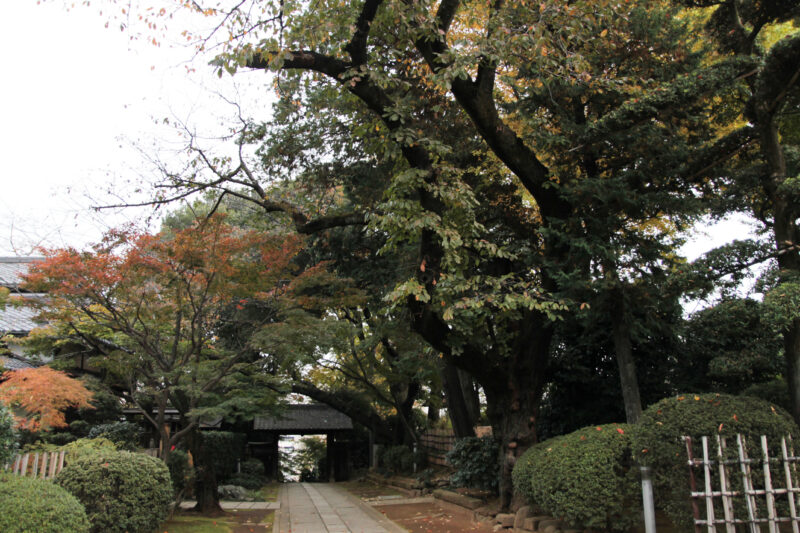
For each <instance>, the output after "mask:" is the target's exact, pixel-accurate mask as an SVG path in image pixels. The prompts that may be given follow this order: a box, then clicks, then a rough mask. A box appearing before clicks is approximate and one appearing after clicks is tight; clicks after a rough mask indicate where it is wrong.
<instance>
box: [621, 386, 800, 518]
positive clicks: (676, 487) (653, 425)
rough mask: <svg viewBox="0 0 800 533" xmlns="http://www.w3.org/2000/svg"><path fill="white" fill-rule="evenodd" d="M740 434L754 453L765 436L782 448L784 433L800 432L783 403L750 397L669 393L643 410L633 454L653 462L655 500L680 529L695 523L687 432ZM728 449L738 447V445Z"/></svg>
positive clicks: (634, 434) (698, 435)
mask: <svg viewBox="0 0 800 533" xmlns="http://www.w3.org/2000/svg"><path fill="white" fill-rule="evenodd" d="M738 433H740V434H742V435H745V436H746V437H748V438H749V440H748V442H749V447H751V451H750V453H751V457H752V456H753V455H752V454H756V456H758V455H760V453H761V452H759V451H758V450H757V449H756V448H755V446H760V439H759V437H760V436H761V435H766V436H767V440H768V442H769V443H770V444H771V446H774V447H777V448H778V449H779V447H780V438H781V437H782V436H784V435H793V436H796V435H800V430H798V428H797V425H796V424H795V423H794V421H793V420H792V417H791V416H790V415H789V414H788V413H787V412H785V411H784V410H783V409H781V408H780V407H777V406H775V405H771V404H770V403H769V402H766V401H764V400H761V399H759V398H752V397H748V396H731V395H727V394H683V395H680V396H677V397H671V398H665V399H663V400H661V401H659V402H657V403H655V404H653V405H651V406H650V407H648V408H647V409H646V410H645V411H644V413H643V414H642V418H641V420H640V423H639V424H637V425H636V427H635V428H634V430H633V432H632V435H631V445H632V450H633V456H634V459H635V460H636V461H638V462H639V463H641V464H648V465H651V466H652V467H653V482H654V490H655V496H656V501H657V502H659V507H661V508H662V509H663V510H664V511H665V512H666V513H667V515H669V517H670V518H671V519H672V521H673V523H674V524H675V525H676V526H677V527H678V528H680V529H685V530H687V531H688V530H689V529H690V528H691V527H692V521H691V517H692V510H691V507H690V506H689V469H688V468H687V467H686V461H687V456H686V445H685V444H684V442H683V439H682V437H684V436H691V437H693V439H695V441H699V440H700V438H701V437H703V436H709V437H714V436H716V435H720V436H722V437H734V438H735V435H736V434H738ZM729 442H730V441H729ZM729 450H731V452H733V450H734V446H730V447H729ZM775 451H777V450H775V449H773V453H774V452H775ZM777 478H778V476H776V478H775V479H777ZM737 480H738V476H733V482H734V483H736V482H737ZM734 490H736V488H735V487H734Z"/></svg>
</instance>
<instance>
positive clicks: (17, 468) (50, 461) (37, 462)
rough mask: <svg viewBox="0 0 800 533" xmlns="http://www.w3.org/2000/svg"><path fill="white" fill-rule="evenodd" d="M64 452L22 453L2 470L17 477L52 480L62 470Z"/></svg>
mask: <svg viewBox="0 0 800 533" xmlns="http://www.w3.org/2000/svg"><path fill="white" fill-rule="evenodd" d="M65 455H66V452H65V451H63V450H62V451H58V452H41V453H23V454H22V455H17V456H15V457H14V460H13V461H11V462H10V463H9V464H7V465H5V468H4V470H6V471H9V472H11V473H12V474H15V475H17V476H23V477H34V478H41V479H53V478H54V477H56V475H58V473H59V472H61V470H62V469H63V468H64V456H65Z"/></svg>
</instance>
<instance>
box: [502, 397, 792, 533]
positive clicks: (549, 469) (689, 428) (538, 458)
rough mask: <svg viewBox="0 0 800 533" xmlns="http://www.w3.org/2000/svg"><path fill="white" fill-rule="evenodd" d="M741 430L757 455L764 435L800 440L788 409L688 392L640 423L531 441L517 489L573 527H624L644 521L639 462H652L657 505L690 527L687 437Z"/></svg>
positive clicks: (775, 441)
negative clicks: (533, 444)
mask: <svg viewBox="0 0 800 533" xmlns="http://www.w3.org/2000/svg"><path fill="white" fill-rule="evenodd" d="M738 433H740V434H743V435H747V436H749V438H750V441H749V443H750V446H751V450H750V454H751V457H752V456H753V455H752V454H757V455H758V454H760V452H758V451H757V450H756V446H759V445H760V439H758V437H759V436H760V435H766V436H767V440H768V442H770V443H771V445H772V446H773V447H775V448H778V449H779V446H780V438H781V437H782V436H784V435H793V436H795V437H797V436H799V435H800V430H798V427H797V425H796V424H795V423H794V421H793V420H792V417H791V416H790V415H789V414H788V413H787V412H785V411H784V410H783V409H781V408H779V407H777V406H775V405H772V404H770V403H769V402H766V401H764V400H761V399H758V398H751V397H747V396H730V395H725V394H683V395H679V396H676V397H671V398H666V399H664V400H661V401H660V402H658V403H656V404H654V405H652V406H650V407H648V408H647V409H646V410H645V412H644V413H643V416H642V419H641V420H640V423H639V424H636V425H635V426H627V425H624V424H618V425H604V426H596V427H587V428H583V429H581V430H578V431H576V432H574V433H570V434H569V435H564V436H560V437H556V438H554V439H550V440H547V441H545V442H542V443H540V444H537V445H535V446H533V447H532V448H531V449H529V450H528V451H527V452H526V453H525V454H523V455H522V457H520V459H519V460H518V461H517V464H516V466H515V468H514V472H513V479H514V486H515V490H516V491H517V493H518V494H520V495H522V496H523V497H524V498H525V499H526V500H527V501H528V502H529V503H531V504H532V505H534V506H535V507H537V508H539V510H541V511H542V512H545V513H548V514H551V515H553V516H555V517H558V518H560V519H563V520H566V521H567V522H569V523H571V524H573V525H575V526H583V527H591V528H600V529H606V530H610V531H622V530H626V529H628V528H629V527H631V526H632V525H634V524H635V523H637V522H638V521H640V516H641V510H642V507H641V503H640V490H641V489H640V485H639V472H638V468H637V465H638V464H642V465H650V466H652V468H653V477H654V490H655V500H656V502H657V505H658V507H659V508H661V509H662V510H664V511H665V512H666V513H667V515H668V516H669V517H670V518H671V520H672V521H673V523H674V524H675V526H676V527H678V529H679V530H681V531H689V530H691V528H692V510H691V507H690V503H689V469H688V467H687V457H686V447H685V443H684V441H683V437H684V436H691V437H693V438H694V439H696V440H699V439H700V437H702V436H711V437H714V436H715V435H721V436H723V437H734V436H735V435H736V434H738ZM774 452H775V450H773V452H772V453H774ZM696 453H699V452H696Z"/></svg>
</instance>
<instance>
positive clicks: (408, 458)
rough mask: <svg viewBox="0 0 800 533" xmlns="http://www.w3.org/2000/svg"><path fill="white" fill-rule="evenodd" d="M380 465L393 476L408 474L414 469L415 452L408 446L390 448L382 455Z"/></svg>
mask: <svg viewBox="0 0 800 533" xmlns="http://www.w3.org/2000/svg"><path fill="white" fill-rule="evenodd" d="M380 463H381V466H383V467H384V468H385V469H387V470H388V471H390V472H391V473H393V474H407V473H409V472H411V471H412V470H413V469H414V452H412V451H411V449H410V448H409V447H408V446H403V445H399V446H389V447H387V448H385V449H384V450H383V453H382V454H381V455H380Z"/></svg>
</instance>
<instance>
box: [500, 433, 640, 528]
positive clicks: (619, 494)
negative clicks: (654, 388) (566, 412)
mask: <svg viewBox="0 0 800 533" xmlns="http://www.w3.org/2000/svg"><path fill="white" fill-rule="evenodd" d="M630 430H631V426H629V425H627V424H607V425H603V426H590V427H586V428H583V429H579V430H578V431H575V432H573V433H570V434H568V435H563V436H560V437H555V438H553V439H550V440H546V441H544V442H541V443H539V444H536V445H535V446H533V447H531V448H530V449H529V450H528V451H527V452H525V453H524V454H523V455H522V457H520V458H519V460H518V461H517V464H516V465H515V467H514V471H513V473H512V477H513V481H514V488H515V490H516V492H517V493H518V494H521V495H523V496H524V497H525V498H526V499H527V500H528V502H529V503H530V504H532V505H534V506H536V507H539V508H541V510H542V511H544V512H545V513H548V514H550V515H552V516H555V517H558V518H560V519H563V520H565V521H566V522H569V523H570V524H572V525H573V526H580V527H585V528H597V529H603V530H609V531H625V530H628V529H629V528H630V527H631V526H633V525H634V524H636V523H638V522H639V521H640V516H641V510H642V506H641V502H640V488H639V478H638V469H637V468H635V466H634V465H633V462H632V459H631V451H630Z"/></svg>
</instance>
